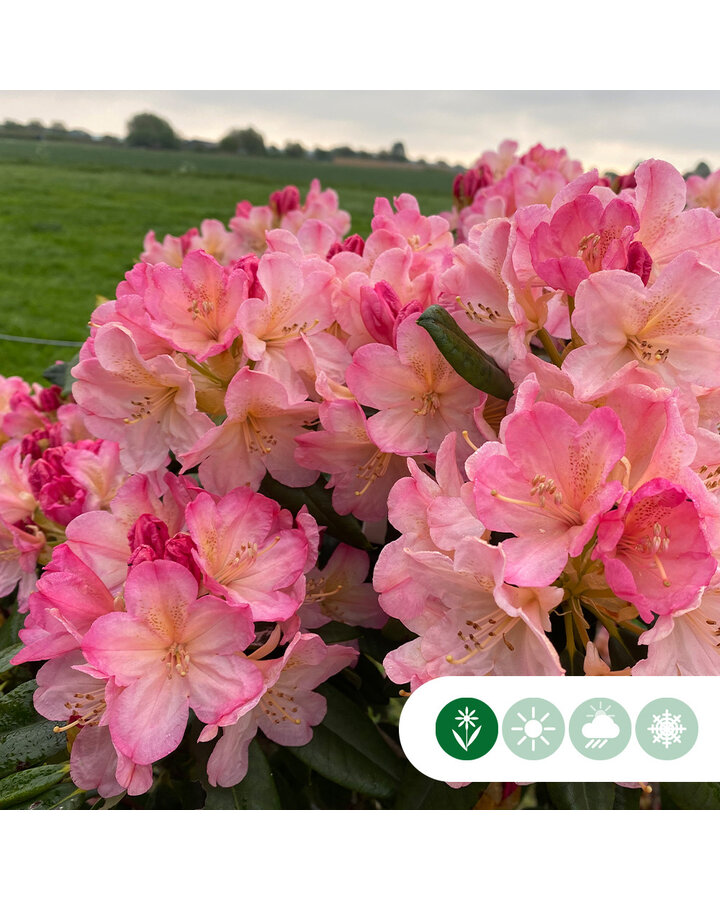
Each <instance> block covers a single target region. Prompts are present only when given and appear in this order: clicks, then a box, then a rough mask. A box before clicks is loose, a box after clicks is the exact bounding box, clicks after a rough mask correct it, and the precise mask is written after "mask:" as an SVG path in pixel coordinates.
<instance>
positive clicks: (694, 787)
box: [660, 781, 720, 809]
mask: <svg viewBox="0 0 720 900" xmlns="http://www.w3.org/2000/svg"><path fill="white" fill-rule="evenodd" d="M660 800H661V802H662V804H663V806H666V805H667V806H670V805H671V804H672V806H674V807H675V808H676V809H720V783H718V782H717V781H672V782H671V781H668V782H663V784H661V785H660ZM666 800H670V801H671V804H669V803H668V804H666Z"/></svg>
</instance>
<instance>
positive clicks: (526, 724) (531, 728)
mask: <svg viewBox="0 0 720 900" xmlns="http://www.w3.org/2000/svg"><path fill="white" fill-rule="evenodd" d="M516 715H517V717H518V718H519V719H520V720H521V721H522V723H523V724H522V725H513V726H512V727H511V728H510V731H522V733H523V734H522V737H521V738H520V740H519V741H518V742H517V744H516V746H517V747H520V746H521V745H522V744H524V743H525V741H530V749H531V750H532V752H533V753H534V752H535V747H536V742H537V741H538V740H540V741H542V742H543V744H545V746H546V747H549V746H550V741H549V740H548V739H547V738H546V737H545V732H546V731H556V730H557V729H556V728H555V726H554V725H545V724H544V723H545V719H547V717H548V716H549V715H550V710H548V711H547V712H546V713H545V715H544V716H541V717H540V718H539V719H538V718H536V716H535V707H534V706H532V707H531V708H530V716H529V718H528V717H526V716H524V715H523V714H522V713H521V712H519V711H518V712H517V713H516Z"/></svg>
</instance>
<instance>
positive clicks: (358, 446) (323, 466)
mask: <svg viewBox="0 0 720 900" xmlns="http://www.w3.org/2000/svg"><path fill="white" fill-rule="evenodd" d="M319 415H320V423H321V425H322V429H321V430H318V431H307V432H304V433H302V434H300V435H298V437H296V439H295V440H296V443H297V449H296V450H295V459H296V460H297V462H298V463H300V465H302V466H305V467H306V468H308V469H311V470H313V471H318V470H322V471H323V472H326V473H328V474H329V475H331V476H332V477H331V478H330V480H329V481H328V483H327V485H326V487H327V488H328V489H332V491H333V497H332V500H333V508H334V509H335V511H336V512H338V513H339V514H340V515H341V516H344V515H347V514H348V513H352V514H353V515H355V516H357V517H358V518H359V519H362V520H363V521H365V522H376V521H380V520H382V519H385V518H386V516H387V496H388V493H389V492H390V489H391V487H392V486H393V484H395V482H396V481H397V480H398V478H400V477H402V476H403V475H405V473H406V472H407V458H406V457H404V456H398V455H396V454H393V453H386V452H383V451H382V450H380V449H378V447H377V445H376V444H374V443H373V442H372V441H371V440H370V438H369V437H368V433H367V418H366V417H365V413H364V412H363V411H362V409H361V408H360V405H359V404H358V403H356V402H355V401H354V400H343V399H340V400H333V401H332V402H329V403H323V404H322V405H321V407H320V413H319Z"/></svg>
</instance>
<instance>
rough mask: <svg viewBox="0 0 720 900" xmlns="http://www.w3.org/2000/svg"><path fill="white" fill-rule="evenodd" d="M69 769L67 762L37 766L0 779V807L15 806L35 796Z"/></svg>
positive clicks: (59, 779)
mask: <svg viewBox="0 0 720 900" xmlns="http://www.w3.org/2000/svg"><path fill="white" fill-rule="evenodd" d="M69 771H70V764H69V763H61V764H59V765H53V766H38V767H37V768H35V769H26V770H25V771H24V772H15V773H13V774H12V775H8V776H7V778H3V779H2V780H0V809H7V808H8V807H10V806H17V805H18V804H19V803H22V802H23V801H24V800H29V799H31V798H32V797H37V796H39V795H40V794H43V793H45V791H46V790H48V788H51V787H53V785H56V784H57V783H58V782H59V781H62V779H63V778H64V777H65V776H66V775H67V773H68V772H69Z"/></svg>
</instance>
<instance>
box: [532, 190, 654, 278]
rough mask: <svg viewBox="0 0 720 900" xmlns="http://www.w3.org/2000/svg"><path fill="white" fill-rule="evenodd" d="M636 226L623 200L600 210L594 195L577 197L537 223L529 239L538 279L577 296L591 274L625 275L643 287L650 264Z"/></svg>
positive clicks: (635, 216)
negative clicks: (614, 272)
mask: <svg viewBox="0 0 720 900" xmlns="http://www.w3.org/2000/svg"><path fill="white" fill-rule="evenodd" d="M639 227H640V220H639V218H638V214H637V212H636V211H635V208H634V207H633V206H632V205H631V204H630V203H626V202H625V201H624V200H621V199H616V200H611V201H610V203H608V204H607V205H606V206H604V207H603V204H602V202H601V201H600V200H599V199H598V198H597V197H595V196H593V195H592V194H581V195H580V196H579V197H577V198H575V199H574V200H572V201H571V202H569V203H566V204H565V205H563V206H561V207H560V208H559V209H558V210H557V211H556V212H555V214H554V215H553V217H552V218H551V219H550V221H549V222H541V223H540V224H539V225H538V226H537V228H536V229H535V231H534V233H533V236H532V238H531V239H530V253H531V256H532V261H533V266H534V268H535V271H536V272H537V273H538V275H539V276H540V277H541V278H543V279H544V280H545V282H546V283H547V284H548V285H549V286H550V287H552V288H558V289H560V290H563V291H567V293H568V294H571V295H573V296H574V295H575V293H576V291H577V289H578V285H579V284H580V283H581V282H582V281H584V279H585V278H587V277H588V275H589V274H590V273H591V272H599V271H601V270H604V269H626V270H627V271H631V272H635V273H636V274H637V275H638V276H640V278H641V279H642V281H643V283H644V284H647V282H648V278H649V277H650V269H651V267H652V260H651V259H650V256H649V254H648V253H647V251H646V250H645V249H644V247H643V246H642V244H640V242H639V241H636V240H635V234H636V232H637V231H638V229H639Z"/></svg>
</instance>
